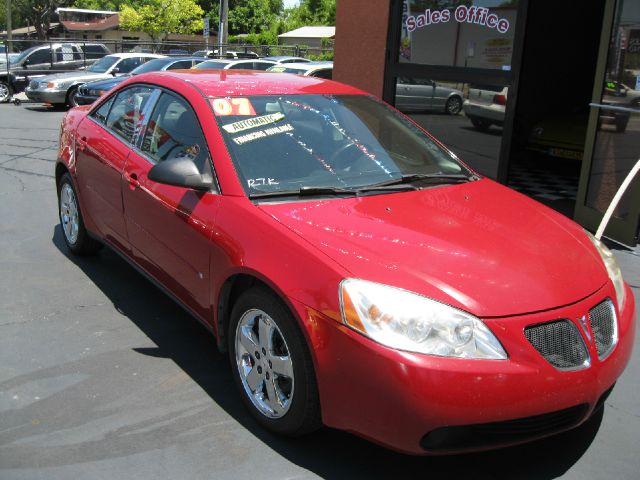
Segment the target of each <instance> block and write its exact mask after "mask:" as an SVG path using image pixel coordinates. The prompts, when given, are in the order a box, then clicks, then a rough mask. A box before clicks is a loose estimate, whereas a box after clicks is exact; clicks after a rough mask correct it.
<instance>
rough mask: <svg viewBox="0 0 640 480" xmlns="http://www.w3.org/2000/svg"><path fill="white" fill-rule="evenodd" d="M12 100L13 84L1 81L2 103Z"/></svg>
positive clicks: (0, 100)
mask: <svg viewBox="0 0 640 480" xmlns="http://www.w3.org/2000/svg"><path fill="white" fill-rule="evenodd" d="M9 100H11V85H9V84H8V83H7V82H5V81H1V82H0V103H5V102H8V101H9Z"/></svg>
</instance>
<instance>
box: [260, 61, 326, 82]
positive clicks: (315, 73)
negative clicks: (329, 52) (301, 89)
mask: <svg viewBox="0 0 640 480" xmlns="http://www.w3.org/2000/svg"><path fill="white" fill-rule="evenodd" d="M267 71H268V72H280V73H295V74H296V75H304V76H305V77H318V78H326V79H328V80H331V79H332V78H333V62H305V63H280V64H278V65H274V66H273V67H270V68H268V69H267Z"/></svg>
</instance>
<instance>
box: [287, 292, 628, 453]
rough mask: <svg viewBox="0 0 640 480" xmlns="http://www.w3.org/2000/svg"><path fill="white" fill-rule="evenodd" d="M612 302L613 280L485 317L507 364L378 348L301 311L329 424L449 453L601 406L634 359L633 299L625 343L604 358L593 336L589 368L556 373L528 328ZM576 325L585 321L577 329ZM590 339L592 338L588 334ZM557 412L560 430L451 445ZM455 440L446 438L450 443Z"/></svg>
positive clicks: (570, 419) (418, 449) (622, 315)
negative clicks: (585, 292) (466, 435)
mask: <svg viewBox="0 0 640 480" xmlns="http://www.w3.org/2000/svg"><path fill="white" fill-rule="evenodd" d="M606 297H609V298H612V299H614V298H615V292H614V291H613V287H612V286H611V285H607V286H605V287H603V288H602V289H601V290H600V291H598V292H597V293H595V294H593V295H591V296H590V297H588V298H586V299H584V300H582V301H580V302H577V303H575V304H573V305H570V306H567V307H563V308H559V309H555V310H551V311H545V312H542V313H534V314H528V315H519V316H515V317H509V318H493V319H483V321H484V322H485V323H486V324H487V325H488V326H489V328H490V329H491V330H492V331H493V332H494V334H495V335H496V336H497V337H498V339H499V340H500V341H501V342H502V344H503V346H504V347H505V350H506V351H507V353H508V355H509V358H508V359H507V360H464V359H451V358H442V357H434V356H427V355H420V354H414V353H409V352H401V351H397V350H393V349H390V348H387V347H384V346H382V345H379V344H377V343H375V342H373V341H371V340H369V339H368V338H366V337H364V336H362V335H360V334H358V333H356V332H354V331H352V330H351V329H349V328H347V327H345V326H343V325H342V324H337V325H336V321H335V320H333V319H331V318H329V317H327V316H325V315H323V314H320V313H318V312H315V311H311V310H309V309H304V307H302V309H303V310H302V311H299V313H300V314H301V315H304V317H303V318H306V322H305V325H306V327H307V334H308V337H309V340H310V342H311V344H312V345H313V351H314V353H315V359H314V360H315V364H316V372H317V379H318V386H319V391H320V398H321V408H322V416H323V421H324V423H325V424H326V425H328V426H331V427H335V428H339V429H343V430H347V431H351V432H353V433H356V434H358V435H360V436H362V437H365V438H367V439H369V440H372V441H374V442H376V443H379V444H382V445H385V446H386V447H389V448H392V449H394V450H398V451H402V452H405V453H411V454H421V455H429V454H446V453H456V452H461V451H468V450H484V449H488V448H496V447H500V446H506V445H513V444H518V443H523V442H527V441H531V440H534V439H537V438H541V437H544V436H548V435H550V434H554V433H558V432H560V431H564V430H567V429H570V428H573V427H575V426H577V425H579V424H581V423H582V422H584V421H585V420H587V419H588V418H589V417H590V416H591V415H592V414H593V412H594V411H595V410H596V409H597V408H599V407H600V406H601V405H602V402H603V401H604V398H606V394H607V392H608V390H610V389H611V387H612V386H613V384H614V383H615V382H616V380H617V379H618V377H619V376H620V374H621V373H622V371H623V370H624V368H625V366H626V365H627V363H628V361H629V358H630V356H631V351H632V347H633V341H634V336H635V335H634V332H635V318H634V317H635V302H634V298H633V293H632V292H631V290H630V289H629V288H628V287H627V300H626V302H625V305H624V309H623V311H622V312H618V332H619V340H618V344H617V345H616V347H615V349H614V350H613V351H612V353H611V354H610V355H609V356H608V357H607V358H606V359H604V360H603V361H600V360H599V359H598V355H597V352H596V347H595V345H594V344H593V340H589V339H587V337H586V335H585V333H584V331H583V330H582V329H580V328H579V331H580V332H581V335H582V337H583V339H584V341H585V343H586V345H587V348H588V351H589V354H590V357H591V364H590V366H589V367H588V368H585V369H582V370H577V371H560V370H558V369H556V368H554V367H553V366H552V365H551V364H550V363H548V362H547V361H546V360H545V359H544V358H543V357H542V356H541V354H540V353H539V352H538V351H537V350H535V349H534V348H533V346H532V345H531V344H530V343H529V342H528V341H527V339H526V337H525V336H524V328H525V327H527V326H529V325H533V324H538V323H542V322H548V321H551V320H555V319H572V321H573V319H576V320H575V322H574V323H576V324H577V322H578V320H577V319H579V318H581V317H583V316H584V315H585V313H586V312H589V310H590V309H591V308H592V307H594V306H595V305H596V304H598V303H600V302H601V301H602V300H603V299H604V298H606ZM578 327H579V325H578ZM591 337H592V338H593V335H591ZM558 415H559V416H560V417H561V418H562V421H561V422H555V420H553V421H554V422H555V423H553V425H554V426H555V427H556V428H552V429H542V430H536V429H533V430H532V431H531V432H530V433H529V434H527V435H524V436H522V435H521V436H515V437H514V436H512V435H506V434H505V435H502V436H498V437H497V438H496V437H495V436H494V437H493V438H491V440H490V441H489V442H488V443H486V444H484V443H478V442H475V443H470V444H465V443H464V442H462V443H457V444H456V443H455V442H453V443H450V442H449V440H450V438H449V437H450V434H451V431H452V427H456V426H459V427H460V429H458V430H456V429H453V433H454V436H455V435H457V434H458V433H459V431H463V430H464V429H466V428H467V427H468V426H476V427H482V426H486V425H487V424H488V426H489V428H491V427H492V426H495V425H496V424H500V425H501V426H509V425H511V424H517V425H520V424H522V422H528V421H530V420H531V419H533V420H534V421H536V422H537V421H538V419H542V420H544V421H546V420H547V418H548V417H554V416H558ZM448 442H449V443H448Z"/></svg>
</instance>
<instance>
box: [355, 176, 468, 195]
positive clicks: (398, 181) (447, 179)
mask: <svg viewBox="0 0 640 480" xmlns="http://www.w3.org/2000/svg"><path fill="white" fill-rule="evenodd" d="M477 179H478V177H476V176H475V175H463V174H445V173H412V174H409V175H402V176H401V177H398V178H392V179H390V180H386V181H384V182H380V183H376V184H373V185H370V186H368V187H362V188H361V191H367V190H370V189H374V190H376V189H380V188H385V187H391V186H397V185H406V184H410V183H413V182H426V183H429V184H438V185H445V184H452V183H465V182H472V181H474V180H477Z"/></svg>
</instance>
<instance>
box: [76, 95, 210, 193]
mask: <svg viewBox="0 0 640 480" xmlns="http://www.w3.org/2000/svg"><path fill="white" fill-rule="evenodd" d="M136 87H146V88H152V89H153V92H152V93H151V97H150V98H149V101H148V102H147V104H146V105H145V108H144V109H143V111H145V112H147V113H146V114H145V116H144V118H143V120H142V122H141V123H140V131H141V132H143V134H142V135H140V134H139V135H136V136H135V138H134V140H135V141H133V142H132V141H129V140H127V139H126V138H124V137H122V136H121V135H120V134H118V133H117V132H115V131H114V130H113V129H111V128H109V127H107V125H106V119H107V118H109V114H110V113H111V109H112V108H113V104H114V103H115V99H116V97H117V96H118V95H119V94H120V93H121V92H124V91H125V90H129V89H130V88H136ZM163 93H166V94H168V95H172V96H174V97H178V98H180V99H181V100H182V101H184V102H185V103H186V104H187V105H188V106H189V108H190V109H191V111H192V112H193V114H194V116H195V118H196V122H197V123H198V127H199V128H200V133H201V134H202V138H203V139H204V142H205V146H206V147H207V151H208V153H209V167H210V168H211V176H212V178H213V181H212V182H211V188H210V189H209V190H208V192H209V193H214V194H216V195H222V189H221V187H220V182H219V181H218V175H217V173H216V167H215V163H214V161H213V155H212V150H211V148H209V142H208V141H207V137H206V135H205V133H204V129H203V128H202V123H201V122H200V118H198V115H197V114H196V111H195V109H194V108H193V105H191V102H189V100H187V99H186V98H185V97H184V96H183V95H181V94H180V93H178V92H176V91H174V90H170V89H168V88H165V87H162V86H160V85H154V84H151V83H142V82H141V83H133V84H131V85H128V86H127V87H126V88H122V89H119V90H117V91H116V92H113V93H112V94H111V95H109V96H108V97H106V98H105V99H104V100H103V101H101V102H100V103H99V104H97V105H96V106H95V107H94V108H93V109H91V111H90V112H89V113H88V114H87V117H88V118H89V119H91V121H92V122H94V123H96V124H97V125H99V126H100V127H101V128H103V129H104V130H105V131H106V132H108V133H109V134H111V135H112V136H113V137H115V138H116V139H117V140H119V141H120V142H122V143H124V144H125V145H127V146H128V147H129V148H130V149H131V150H132V151H133V152H135V153H136V155H138V156H140V157H141V158H144V159H145V160H146V161H147V162H149V164H150V165H151V166H152V167H153V166H154V165H156V164H157V163H158V162H156V161H155V159H153V158H152V157H151V156H150V155H149V154H148V153H147V152H145V151H143V150H142V142H143V140H144V137H145V134H146V130H147V125H148V123H149V120H150V119H151V117H152V115H153V113H154V112H155V109H156V106H157V104H158V101H159V100H160V97H161V96H162V94H163ZM109 102H111V105H110V106H109V110H108V111H107V115H106V117H105V122H104V123H103V122H101V121H99V120H98V119H97V118H96V116H95V113H96V112H97V111H98V110H99V109H100V108H101V107H102V106H103V105H105V104H106V103H109ZM211 115H213V112H211ZM214 123H215V120H214Z"/></svg>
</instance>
